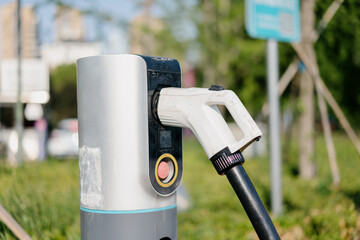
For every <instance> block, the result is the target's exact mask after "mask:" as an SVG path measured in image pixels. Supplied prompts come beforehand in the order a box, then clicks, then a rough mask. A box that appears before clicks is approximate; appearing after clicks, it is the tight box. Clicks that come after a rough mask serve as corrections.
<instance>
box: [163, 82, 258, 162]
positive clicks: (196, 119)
mask: <svg viewBox="0 0 360 240" xmlns="http://www.w3.org/2000/svg"><path fill="white" fill-rule="evenodd" d="M217 105H224V106H225V107H226V108H227V109H228V111H229V112H230V114H231V116H232V117H233V119H234V120H235V122H236V124H237V126H238V127H239V129H240V130H241V137H240V139H236V138H235V136H234V134H233V133H232V132H231V130H230V128H229V126H228V124H227V123H226V121H225V119H224V118H223V116H222V115H221V113H220V111H219V110H218V108H217ZM157 114H158V117H159V119H160V121H161V123H162V124H163V125H164V126H173V127H186V128H190V129H191V130H192V131H193V133H194V134H195V135H196V137H197V138H198V140H199V141H200V143H201V145H202V146H203V148H204V150H205V152H206V154H207V156H208V157H209V158H211V157H212V156H214V155H215V154H216V153H218V152H220V151H221V150H223V149H224V148H226V147H228V148H229V150H230V152H231V153H233V152H235V151H238V150H240V151H243V150H244V149H245V148H246V147H247V146H248V145H250V144H251V143H252V142H253V141H254V140H256V139H258V138H260V137H261V135H262V133H261V131H260V129H259V128H258V126H257V125H256V123H255V121H254V120H253V119H252V117H251V116H250V114H249V113H248V111H247V110H246V108H245V107H244V105H243V104H242V103H241V101H240V99H239V98H238V97H237V96H236V94H235V93H234V92H233V91H230V90H220V91H213V90H209V89H205V88H163V89H161V91H160V96H159V100H158V107H157Z"/></svg>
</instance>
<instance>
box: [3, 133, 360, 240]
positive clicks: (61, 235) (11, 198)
mask: <svg viewBox="0 0 360 240" xmlns="http://www.w3.org/2000/svg"><path fill="white" fill-rule="evenodd" d="M334 139H335V145H336V150H337V157H338V163H339V168H340V173H341V183H340V185H339V186H338V187H337V188H334V187H333V186H332V185H331V182H332V179H331V173H330V168H329V164H328V160H327V155H326V149H325V143H324V140H323V138H322V137H318V139H317V141H316V156H315V159H316V165H317V169H318V175H317V177H316V178H315V179H312V180H302V179H301V178H299V176H297V175H296V172H297V171H296V169H297V149H296V146H295V142H294V143H292V145H290V151H288V152H289V155H288V156H287V158H286V159H287V160H286V161H285V162H284V165H283V198H284V213H283V215H281V216H280V217H277V218H274V217H273V220H274V223H275V226H276V227H277V229H278V231H279V233H280V235H281V237H282V239H359V237H358V236H360V215H359V207H360V178H359V175H360V174H359V169H360V156H359V155H358V153H357V152H356V149H355V147H354V146H353V145H352V143H351V142H350V141H349V140H348V138H347V137H346V136H344V135H341V134H336V135H335V137H334ZM184 168H185V169H184V176H183V180H184V183H185V185H186V187H187V189H188V191H189V194H190V196H191V200H192V206H191V208H190V209H189V210H188V211H186V212H183V213H180V214H179V218H178V231H179V233H178V235H179V239H207V240H211V239H256V234H255V232H254V230H253V228H252V226H251V223H250V222H249V220H248V218H247V216H246V213H245V211H244V210H243V208H242V206H241V204H240V202H239V200H238V199H237V197H236V195H235V193H234V192H233V190H232V188H231V187H230V184H229V183H228V182H227V179H226V177H224V176H218V175H217V173H216V172H215V170H214V169H213V167H212V165H211V162H210V161H209V160H208V159H207V157H206V155H205V153H204V151H203V150H202V149H201V147H200V145H199V144H198V143H197V141H196V140H194V139H187V140H186V141H185V142H184ZM244 168H245V170H246V171H247V173H248V175H249V177H250V179H251V180H252V181H253V183H254V186H255V187H256V189H257V191H258V193H259V195H260V197H261V198H262V199H263V201H264V203H265V205H266V207H267V208H269V206H270V197H269V195H270V190H269V160H268V158H267V157H262V158H257V159H254V160H249V161H246V162H245V164H244ZM78 185H79V184H78V163H77V161H74V160H49V161H46V162H41V163H26V164H25V165H24V166H21V167H18V168H10V167H6V166H4V165H1V167H0V186H1V188H0V203H1V204H2V205H3V206H4V207H5V208H6V209H7V210H8V211H9V212H10V213H11V214H12V215H13V216H14V218H15V219H16V220H17V221H18V222H19V223H20V225H21V226H22V227H23V228H24V229H25V230H26V231H27V232H28V233H29V234H30V235H31V236H32V237H33V239H80V217H79V192H78ZM0 239H16V238H15V237H14V236H13V235H12V233H11V232H10V231H9V230H8V229H7V228H6V227H5V226H4V225H3V224H1V223H0Z"/></svg>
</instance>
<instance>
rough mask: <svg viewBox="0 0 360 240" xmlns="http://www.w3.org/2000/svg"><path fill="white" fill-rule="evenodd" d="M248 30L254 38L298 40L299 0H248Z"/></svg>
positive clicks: (246, 14)
mask: <svg viewBox="0 0 360 240" xmlns="http://www.w3.org/2000/svg"><path fill="white" fill-rule="evenodd" d="M245 5H246V12H245V16H246V31H247V33H248V34H249V35H250V36H251V37H253V38H263V39H269V38H270V39H275V40H278V41H283V42H298V41H300V38H301V31H300V2H299V0H246V1H245Z"/></svg>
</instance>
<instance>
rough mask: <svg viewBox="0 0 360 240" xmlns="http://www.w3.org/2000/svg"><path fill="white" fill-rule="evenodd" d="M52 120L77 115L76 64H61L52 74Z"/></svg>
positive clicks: (57, 120) (50, 104) (50, 106)
mask: <svg viewBox="0 0 360 240" xmlns="http://www.w3.org/2000/svg"><path fill="white" fill-rule="evenodd" d="M50 96H51V99H50V102H49V104H48V107H49V108H50V112H49V114H50V118H51V119H50V121H51V123H52V124H53V125H54V124H56V123H57V122H59V121H60V120H61V119H64V118H76V117H77V99H76V97H77V95H76V65H75V64H69V65H60V66H58V67H57V68H55V69H54V70H53V71H52V72H51V74H50Z"/></svg>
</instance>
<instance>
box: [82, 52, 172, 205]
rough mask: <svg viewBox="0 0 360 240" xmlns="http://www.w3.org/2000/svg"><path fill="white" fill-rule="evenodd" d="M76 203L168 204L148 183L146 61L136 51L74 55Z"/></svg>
mask: <svg viewBox="0 0 360 240" xmlns="http://www.w3.org/2000/svg"><path fill="white" fill-rule="evenodd" d="M77 78H78V88H77V89H78V117H79V167H80V205H81V207H83V208H88V209H95V210H140V209H153V208H162V207H167V206H173V205H174V204H176V194H175V193H174V194H172V195H170V196H167V197H163V196H160V195H159V194H157V193H156V192H155V191H154V189H153V188H152V186H151V183H150V181H149V154H148V152H149V151H148V116H147V114H148V102H147V101H148V99H147V96H148V93H147V67H146V63H145V61H144V60H143V58H141V57H140V56H137V55H130V54H124V55H107V56H94V57H86V58H82V59H79V60H78V61H77Z"/></svg>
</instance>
